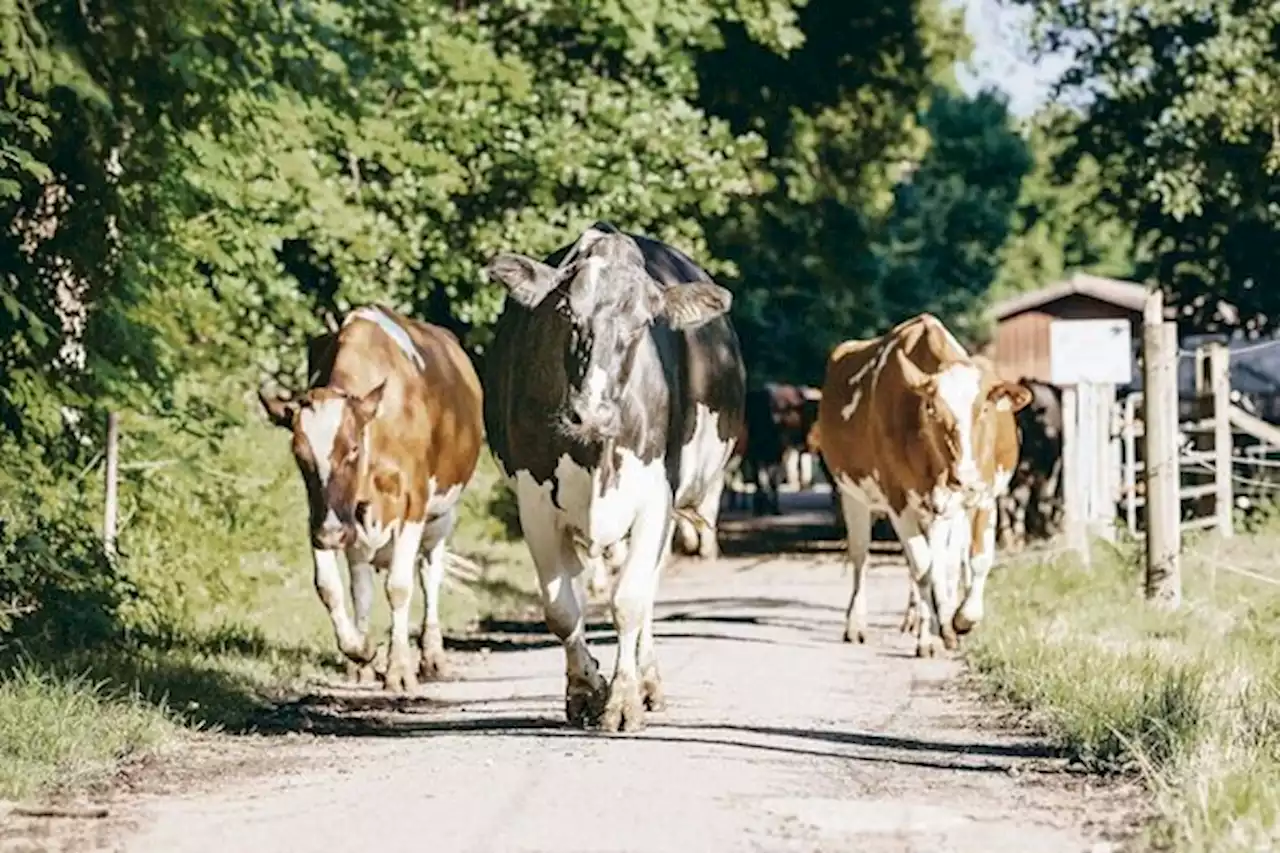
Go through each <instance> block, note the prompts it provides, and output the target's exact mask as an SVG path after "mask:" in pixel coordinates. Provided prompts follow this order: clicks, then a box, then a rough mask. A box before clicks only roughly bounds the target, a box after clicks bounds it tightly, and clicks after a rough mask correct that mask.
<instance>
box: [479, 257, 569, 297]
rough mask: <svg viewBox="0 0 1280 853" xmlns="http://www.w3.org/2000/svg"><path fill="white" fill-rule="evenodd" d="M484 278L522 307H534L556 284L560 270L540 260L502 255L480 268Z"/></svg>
mask: <svg viewBox="0 0 1280 853" xmlns="http://www.w3.org/2000/svg"><path fill="white" fill-rule="evenodd" d="M484 272H485V275H487V276H488V277H489V278H490V279H491V280H493V281H497V282H500V283H501V284H502V286H503V287H505V288H506V289H507V293H509V294H511V298H512V299H514V300H515V301H516V302H519V303H520V304H521V305H523V306H524V307H525V308H535V307H537V305H538V303H539V302H541V301H542V300H543V299H545V298H546V295H547V294H548V293H550V292H551V291H552V290H553V289H554V288H555V286H556V284H557V283H558V282H559V281H560V270H558V269H556V268H555V267H550V266H547V265H546V264H544V263H542V262H541V261H535V260H534V259H533V258H527V257H525V256H524V255H517V254H514V253H512V252H503V253H502V254H499V255H496V256H494V258H493V260H491V261H489V263H488V265H486V266H485V268H484Z"/></svg>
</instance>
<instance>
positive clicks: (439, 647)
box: [418, 510, 457, 681]
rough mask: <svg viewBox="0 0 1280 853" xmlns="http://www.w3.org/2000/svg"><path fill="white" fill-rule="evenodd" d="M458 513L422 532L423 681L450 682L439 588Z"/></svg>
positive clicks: (432, 522) (441, 518) (431, 523)
mask: <svg viewBox="0 0 1280 853" xmlns="http://www.w3.org/2000/svg"><path fill="white" fill-rule="evenodd" d="M456 520H457V512H456V511H454V510H450V511H449V512H447V513H444V514H443V515H441V516H439V517H438V518H434V519H432V520H430V521H428V522H427V526H426V529H425V530H424V532H423V537H422V538H423V548H424V549H425V550H426V552H427V553H426V559H424V560H423V561H422V563H421V564H420V565H419V567H418V579H419V582H420V583H421V585H422V599H423V608H422V636H421V637H419V638H418V648H419V651H420V653H421V654H420V655H419V658H418V677H419V678H421V679H422V680H424V681H448V680H450V679H452V678H453V673H452V672H451V671H450V668H449V664H448V659H447V657H446V655H445V653H444V633H443V632H442V631H441V630H440V586H441V584H442V583H443V581H444V572H445V563H446V560H447V559H448V548H447V546H446V543H447V542H448V539H449V534H450V533H452V532H453V526H454V523H455V522H456Z"/></svg>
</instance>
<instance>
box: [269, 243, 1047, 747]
mask: <svg viewBox="0 0 1280 853" xmlns="http://www.w3.org/2000/svg"><path fill="white" fill-rule="evenodd" d="M486 273H487V275H488V276H489V277H490V279H491V280H493V281H495V282H497V283H499V284H500V285H501V286H502V287H504V288H505V289H506V295H507V299H506V304H505V307H504V309H503V311H502V314H501V316H500V318H499V320H498V323H497V325H496V328H495V332H494V338H493V341H492V344H491V346H490V348H489V350H488V352H487V353H486V355H485V358H484V363H483V368H482V370H481V371H480V372H479V373H478V372H477V371H476V369H475V368H473V367H472V364H471V361H470V359H469V358H468V356H467V355H466V353H465V352H464V351H463V349H462V347H461V346H460V345H459V343H458V341H457V339H456V338H455V337H454V336H453V335H452V334H451V333H450V332H448V331H446V330H444V329H441V328H439V327H437V326H433V325H431V324H428V323H424V322H421V321H418V320H414V319H411V318H409V317H405V316H402V315H400V314H398V313H396V312H394V311H392V310H390V309H388V308H385V307H381V306H367V307H363V308H360V309H357V310H355V311H353V312H351V313H350V314H348V315H347V317H346V318H345V319H344V321H343V323H342V325H341V327H340V328H339V329H338V330H337V331H336V332H333V333H329V334H325V335H321V336H319V337H317V338H315V339H314V340H313V341H312V342H311V343H310V346H309V348H308V353H307V369H308V378H309V381H308V387H307V389H306V390H305V392H303V393H301V394H299V395H297V396H295V395H292V394H288V393H283V392H268V391H267V390H265V389H264V390H263V391H261V392H260V398H261V402H262V404H263V407H264V408H265V410H266V412H267V414H268V416H269V417H270V419H271V421H272V422H273V423H275V424H277V425H279V426H281V427H283V428H286V429H288V430H289V431H290V432H291V434H292V449H293V453H294V457H295V460H296V463H297V466H298V469H299V472H300V473H301V476H302V479H303V482H304V485H305V488H306V494H307V498H308V506H309V515H310V539H311V545H312V550H313V555H314V560H315V584H316V591H317V593H318V595H319V597H320V599H321V601H322V602H323V603H324V605H325V607H326V608H327V610H328V612H329V616H330V619H331V621H332V624H333V630H334V633H335V636H336V639H337V643H338V647H339V648H340V649H341V651H342V653H343V654H344V655H345V656H346V658H347V659H348V660H349V661H350V666H351V670H352V673H353V675H354V676H355V677H356V678H357V679H358V680H361V681H369V680H373V679H376V678H378V677H381V679H382V681H383V683H384V684H385V686H386V687H387V689H389V690H393V691H403V690H410V689H413V688H414V686H415V685H416V683H417V681H418V680H419V679H433V678H439V677H442V676H444V675H445V674H446V672H447V670H446V663H445V655H444V646H443V641H442V637H441V631H440V622H439V596H440V588H441V580H442V578H443V575H444V568H445V551H446V542H447V540H448V537H449V535H450V533H451V531H452V529H453V527H454V525H455V521H456V518H457V510H458V505H459V498H460V496H461V494H462V491H463V490H464V489H465V487H466V484H467V483H468V481H469V480H470V479H471V477H472V475H473V473H474V471H475V469H476V465H477V462H478V459H479V454H480V452H481V445H482V444H483V443H486V442H487V443H488V445H489V448H490V450H491V452H492V453H493V456H494V458H495V459H496V461H497V463H498V465H499V467H500V469H501V471H502V473H503V475H504V476H505V478H506V480H507V482H508V483H509V484H510V486H511V488H512V490H513V491H514V494H515V499H516V504H517V507H518V512H519V519H520V525H521V529H522V531H523V536H524V540H525V543H526V545H527V547H528V549H529V552H530V554H531V556H532V558H533V563H534V567H535V569H536V573H537V579H538V586H539V590H540V592H541V599H542V605H543V611H544V615H545V618H546V622H547V625H548V627H549V628H550V630H551V631H552V632H553V633H554V634H555V635H556V637H558V638H559V640H560V642H561V644H562V645H563V648H564V654H565V664H566V689H565V714H566V717H567V718H568V720H569V722H570V723H571V724H574V725H578V726H583V727H587V726H599V727H600V728H601V729H603V730H605V731H634V730H637V729H639V728H641V727H642V726H643V725H644V720H645V714H646V711H655V710H658V709H661V708H662V707H663V705H664V702H665V700H664V691H663V685H662V678H661V675H660V671H659V666H658V660H657V655H656V651H655V647H654V634H653V611H654V601H655V597H656V595H657V590H658V583H659V575H660V573H661V568H662V566H663V564H664V563H665V562H666V560H667V558H668V556H669V555H670V553H671V550H672V547H673V543H678V544H679V545H680V547H681V548H682V549H683V550H685V551H687V552H689V553H693V554H697V555H700V556H702V557H714V556H716V554H717V546H716V520H717V517H718V515H719V510H720V505H721V498H722V493H723V491H724V487H725V480H726V472H727V471H729V470H731V469H732V468H733V467H734V465H743V466H746V467H747V468H748V469H749V470H751V471H752V473H753V474H754V475H755V477H756V479H757V482H767V483H771V484H772V488H771V489H769V488H766V489H762V490H760V491H758V492H757V495H762V497H760V498H759V499H760V500H762V501H763V504H762V505H758V506H757V509H758V510H765V509H767V510H772V511H776V510H777V490H776V484H777V473H778V468H779V463H780V461H781V458H782V456H783V454H784V453H786V452H787V451H798V450H802V451H805V452H809V453H819V454H820V459H821V461H822V463H823V467H824V471H825V472H826V474H827V477H828V479H829V480H830V481H831V482H832V484H833V487H834V489H835V491H836V493H837V494H838V500H839V504H840V509H841V517H842V520H843V523H844V528H845V531H846V534H847V538H848V548H849V555H850V558H851V560H852V563H853V568H854V572H853V575H854V580H853V591H852V595H851V597H850V600H849V604H848V612H847V619H846V626H845V639H846V640H847V641H850V642H865V641H866V636H867V625H866V601H865V583H864V581H865V572H866V563H867V554H868V548H869V544H870V540H871V521H872V516H873V514H874V513H883V514H885V515H886V516H887V517H888V519H889V521H890V523H891V524H892V526H893V529H894V531H895V532H896V534H897V536H898V538H899V539H900V540H901V542H902V545H903V549H904V552H905V554H906V557H907V563H908V567H909V571H910V574H911V577H912V580H913V583H911V584H910V585H909V587H910V599H909V601H908V602H907V612H906V616H905V619H904V627H907V628H910V629H911V630H914V631H915V632H916V636H917V654H919V655H922V656H923V655H932V654H934V653H935V649H936V645H937V643H939V642H940V643H941V644H942V645H943V646H945V647H946V648H949V649H954V648H955V647H956V645H957V642H958V636H959V635H962V634H964V633H966V632H967V631H968V630H970V629H972V628H973V626H974V625H976V624H977V623H978V622H979V621H980V620H981V618H982V598H983V589H984V584H985V581H986V578H987V574H988V572H989V570H990V568H991V565H992V562H993V557H994V549H995V542H996V532H997V524H996V520H997V517H998V515H999V516H1008V515H1009V513H1008V512H1007V511H1005V512H1001V513H997V504H998V503H999V502H1000V501H1002V500H1006V499H1008V497H1009V496H1010V494H1011V493H1013V492H1016V491H1018V490H1019V489H1022V490H1024V491H1025V490H1028V489H1030V490H1033V491H1034V490H1036V489H1039V490H1040V491H1041V492H1043V491H1044V489H1045V488H1046V487H1045V486H1044V484H1043V481H1044V480H1045V479H1046V478H1045V477H1039V476H1038V475H1037V476H1035V477H1031V476H1028V477H1022V478H1021V479H1019V473H1020V471H1024V470H1030V469H1031V468H1034V469H1035V470H1037V471H1040V470H1042V469H1043V468H1044V467H1045V466H1044V465H1042V464H1039V462H1038V460H1039V458H1040V456H1035V457H1034V458H1032V460H1031V461H1032V465H1030V466H1028V465H1027V462H1028V454H1027V452H1026V451H1027V450H1029V449H1034V450H1035V452H1036V453H1037V454H1040V455H1041V456H1043V455H1044V454H1045V453H1048V452H1049V451H1046V450H1044V448H1039V447H1035V448H1031V447H1029V446H1028V444H1029V442H1028V441H1027V440H1026V435H1027V430H1026V429H1025V428H1022V429H1020V427H1022V425H1023V424H1022V422H1021V420H1019V419H1020V418H1021V417H1022V412H1023V411H1024V410H1027V411H1032V410H1034V411H1036V412H1042V411H1044V410H1045V408H1046V405H1047V404H1048V402H1051V401H1049V400H1048V399H1047V398H1046V399H1045V400H1039V401H1038V402H1039V406H1038V407H1037V406H1032V405H1029V404H1032V403H1033V400H1036V398H1037V395H1038V394H1040V393H1041V390H1042V389H1038V388H1035V387H1031V386H1029V385H1028V384H1026V383H1011V382H1007V381H1003V380H1001V379H1000V378H999V377H998V376H997V375H996V373H995V371H994V369H993V368H992V366H991V365H990V364H989V363H987V362H985V361H984V360H983V359H981V358H979V357H977V356H971V355H969V354H968V353H967V352H966V351H965V350H964V348H963V347H962V346H961V345H960V344H959V343H958V342H957V341H956V339H955V338H954V337H953V336H952V335H951V333H950V332H949V331H948V330H947V329H946V327H945V326H944V325H943V324H942V323H941V322H940V321H939V320H937V319H936V318H934V317H932V316H931V315H928V314H922V315H919V316H917V317H914V318H911V319H909V320H907V321H905V322H903V323H901V324H899V325H898V326H896V327H894V328H893V329H891V330H889V331H888V332H886V333H885V334H884V335H882V336H880V337H877V338H874V339H869V340H855V341H846V342H845V343H843V344H841V345H840V346H838V347H837V348H836V349H835V350H834V351H833V352H832V354H831V356H830V359H829V361H828V363H827V370H826V379H825V383H824V386H823V388H822V390H821V392H820V393H819V392H817V391H816V389H796V388H793V387H792V386H766V387H765V388H764V389H762V390H752V391H750V392H749V391H748V390H747V383H746V370H745V368H744V365H743V359H742V353H741V351H740V348H739V344H738V338H737V335H736V333H735V331H734V329H733V326H732V324H731V322H730V320H729V317H728V311H729V308H730V305H731V302H732V297H731V295H730V293H729V291H727V290H726V289H724V288H722V287H720V286H719V285H717V284H715V283H714V282H713V281H712V280H711V278H710V277H709V276H708V275H707V273H706V272H705V271H704V270H703V269H702V268H701V267H699V266H698V265H697V264H696V263H695V262H694V261H693V260H691V259H690V258H689V257H688V256H686V255H685V254H683V253H682V252H680V251H679V250H677V249H675V248H673V247H671V246H669V245H666V244H664V243H662V242H659V241H657V240H654V239H650V238H647V237H644V236H641V235H636V234H629V233H625V232H622V231H619V230H618V229H616V228H614V227H613V226H611V225H609V224H607V223H603V222H598V223H596V224H595V225H593V226H592V227H591V228H588V229H587V230H586V231H584V232H583V233H582V234H581V235H580V236H579V237H578V238H577V239H576V240H575V241H574V242H573V243H572V244H571V245H568V246H565V247H562V248H561V249H559V250H557V251H556V252H554V253H552V254H551V255H550V256H548V257H546V258H545V259H543V260H536V259H534V258H530V257H527V256H525V255H522V254H516V253H502V254H499V255H497V256H496V257H494V258H493V259H491V260H490V262H489V263H488V265H487V267H486ZM481 375H482V376H483V381H482V379H481ZM1045 432H1046V430H1039V431H1038V432H1037V435H1042V434H1043V433H1045ZM1020 434H1021V436H1022V438H1021V443H1022V445H1023V447H1022V454H1021V456H1020V448H1019V445H1020ZM1051 438H1052V437H1051ZM1050 476H1052V475H1050ZM1023 481H1025V482H1023ZM1029 503H1030V504H1033V505H1034V504H1036V501H1030V502H1029ZM1026 505H1027V504H1026V503H1024V506H1026ZM1015 515H1016V513H1015ZM340 552H341V553H342V554H343V555H345V558H346V561H347V565H348V570H349V572H350V582H351V600H352V609H353V611H354V612H353V614H352V615H348V612H347V604H346V594H345V591H344V585H343V583H342V577H341V574H340V569H339V553H340ZM378 569H380V570H383V571H385V573H386V580H385V592H386V596H387V601H388V604H389V606H390V609H391V630H390V641H389V643H387V644H385V646H384V645H383V644H380V643H378V642H376V641H375V639H374V637H373V636H372V633H371V631H370V627H369V611H370V606H371V603H372V597H373V586H374V578H375V570H378ZM415 573H417V574H418V579H419V581H420V583H421V585H422V589H423V595H424V599H425V608H424V612H425V615H424V619H423V625H422V630H421V634H420V640H419V648H418V653H417V656H416V659H415V655H414V652H413V650H412V648H411V646H410V632H409V612H410V601H411V598H412V592H413V583H414V579H415ZM591 583H595V584H597V585H603V586H605V587H611V588H612V597H611V605H612V614H613V621H614V626H615V628H616V630H617V634H618V644H617V649H618V655H617V660H616V663H615V666H614V670H613V673H612V676H611V678H609V679H607V680H606V678H605V677H604V675H603V674H602V673H601V671H600V665H599V663H598V662H597V661H596V659H595V658H594V657H593V656H592V653H591V650H590V649H589V648H588V644H587V639H586V626H585V620H584V606H585V602H584V593H585V592H586V587H587V585H588V584H591ZM384 649H385V658H384V657H383V650H384Z"/></svg>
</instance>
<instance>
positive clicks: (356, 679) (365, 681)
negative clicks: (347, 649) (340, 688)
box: [347, 660, 378, 687]
mask: <svg viewBox="0 0 1280 853" xmlns="http://www.w3.org/2000/svg"><path fill="white" fill-rule="evenodd" d="M347 680H348V681H350V682H351V683H352V684H354V685H356V686H357V687H367V686H369V685H373V684H377V683H378V673H377V671H376V670H375V669H374V668H373V664H372V663H360V662H359V661H354V660H349V661H347Z"/></svg>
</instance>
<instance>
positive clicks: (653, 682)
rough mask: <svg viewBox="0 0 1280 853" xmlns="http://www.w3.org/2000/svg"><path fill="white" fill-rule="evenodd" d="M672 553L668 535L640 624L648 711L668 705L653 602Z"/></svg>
mask: <svg viewBox="0 0 1280 853" xmlns="http://www.w3.org/2000/svg"><path fill="white" fill-rule="evenodd" d="M711 536H712V541H713V542H714V541H715V533H714V531H712V532H711ZM670 555H671V539H670V537H668V538H667V544H666V546H665V547H664V549H663V552H662V555H661V557H659V559H658V570H657V571H655V572H654V573H653V589H652V591H651V592H650V594H649V599H648V601H647V602H646V604H645V609H644V623H643V624H642V625H641V626H640V642H639V644H638V645H637V647H636V660H637V663H638V664H639V667H640V698H641V700H642V701H643V702H644V707H645V710H646V711H664V710H666V707H667V697H666V693H665V691H664V690H663V689H662V676H661V674H660V673H659V672H658V656H657V653H656V652H655V651H654V644H653V604H654V601H655V600H656V599H657V597H658V584H659V582H660V581H661V578H662V567H663V566H664V565H665V564H666V562H667V558H668V557H669V556H670Z"/></svg>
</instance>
